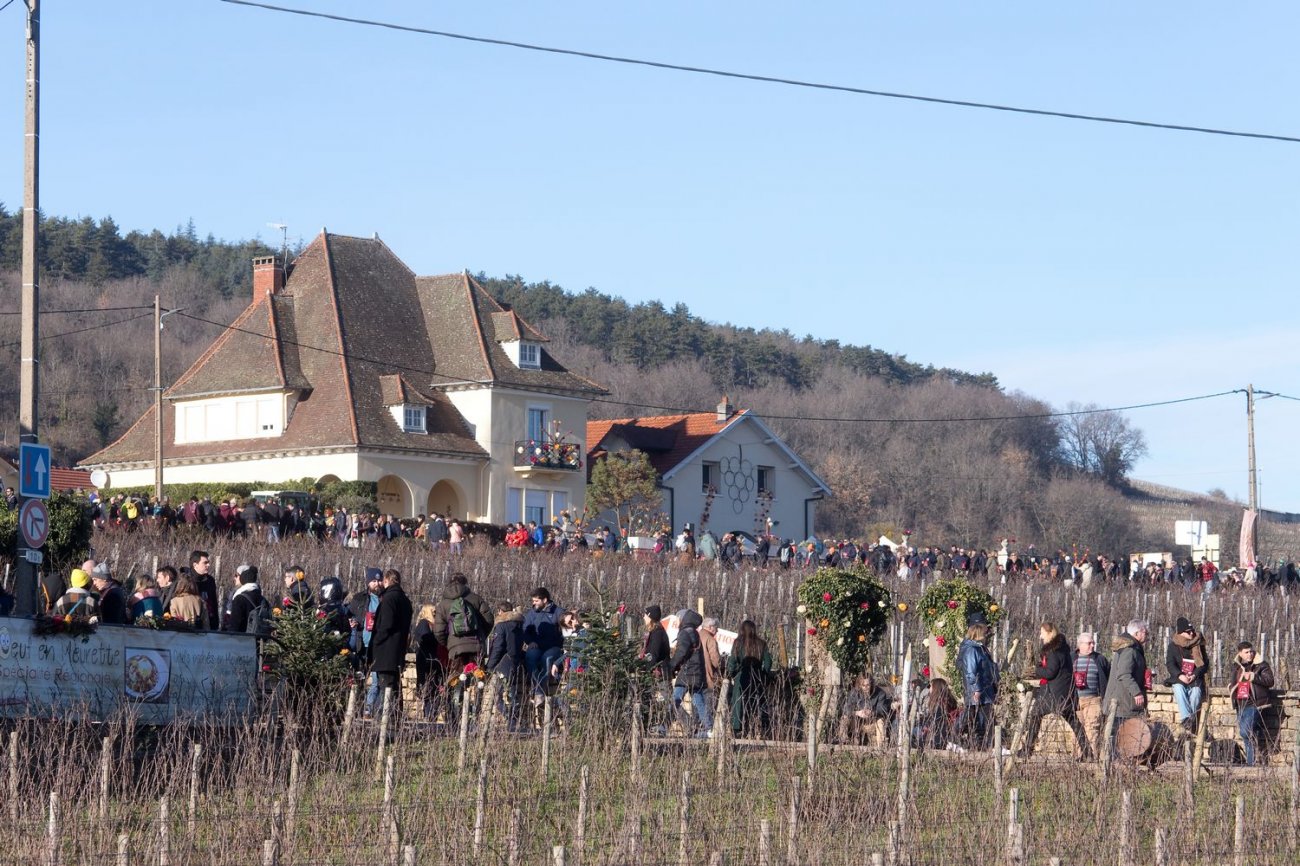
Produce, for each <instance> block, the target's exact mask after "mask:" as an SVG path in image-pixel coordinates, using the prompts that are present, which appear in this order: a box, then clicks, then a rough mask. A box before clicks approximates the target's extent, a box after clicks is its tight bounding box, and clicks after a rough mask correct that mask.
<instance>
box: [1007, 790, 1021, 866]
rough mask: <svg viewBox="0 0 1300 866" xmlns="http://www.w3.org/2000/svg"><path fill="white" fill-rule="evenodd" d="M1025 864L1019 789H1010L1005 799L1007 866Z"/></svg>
mask: <svg viewBox="0 0 1300 866" xmlns="http://www.w3.org/2000/svg"><path fill="white" fill-rule="evenodd" d="M1024 862H1025V831H1024V827H1023V826H1022V825H1021V823H1020V789H1019V788H1012V789H1011V791H1010V792H1009V794H1008V799H1007V847H1006V863H1007V866H1022V864H1023V863H1024Z"/></svg>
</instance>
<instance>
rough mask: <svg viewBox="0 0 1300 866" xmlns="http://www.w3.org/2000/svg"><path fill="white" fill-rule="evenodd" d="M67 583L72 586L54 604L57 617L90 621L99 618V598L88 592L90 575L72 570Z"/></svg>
mask: <svg viewBox="0 0 1300 866" xmlns="http://www.w3.org/2000/svg"><path fill="white" fill-rule="evenodd" d="M68 582H69V583H71V584H72V586H71V587H69V588H68V591H67V592H65V593H64V594H63V595H62V596H60V597H59V599H58V600H57V601H55V603H54V612H55V613H56V614H58V615H59V616H75V617H79V618H81V619H90V618H91V617H97V616H99V597H98V596H96V595H95V594H94V593H93V592H91V591H90V589H89V587H90V575H89V574H87V573H86V572H85V571H83V570H82V569H80V568H74V569H72V574H71V575H70V576H69V579H68Z"/></svg>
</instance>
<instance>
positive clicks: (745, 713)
mask: <svg viewBox="0 0 1300 866" xmlns="http://www.w3.org/2000/svg"><path fill="white" fill-rule="evenodd" d="M771 672H772V654H771V653H770V652H769V651H768V649H767V641H765V640H763V639H762V638H761V637H759V636H758V627H757V626H755V625H754V621H753V620H748V619H747V620H745V621H744V622H742V623H741V624H740V633H739V635H737V637H736V640H735V642H734V643H733V644H732V646H731V656H730V657H729V658H728V659H727V676H729V677H730V678H731V730H732V732H733V733H734V734H735V735H736V736H737V737H739V736H741V735H742V734H743V733H746V732H750V731H753V730H755V729H756V728H757V730H758V731H759V733H760V736H761V734H762V732H763V731H766V730H767V727H768V712H767V694H766V691H767V680H768V675H769V674H771Z"/></svg>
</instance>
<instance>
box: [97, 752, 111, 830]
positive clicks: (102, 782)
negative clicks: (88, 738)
mask: <svg viewBox="0 0 1300 866" xmlns="http://www.w3.org/2000/svg"><path fill="white" fill-rule="evenodd" d="M112 762H113V738H112V737H105V738H104V739H103V744H102V745H101V746H100V749H99V820H101V821H103V820H104V819H105V818H106V817H107V816H108V773H109V769H110V766H111V764H112Z"/></svg>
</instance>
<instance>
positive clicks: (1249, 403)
mask: <svg viewBox="0 0 1300 866" xmlns="http://www.w3.org/2000/svg"><path fill="white" fill-rule="evenodd" d="M1246 457H1247V459H1248V464H1249V471H1250V510H1251V511H1258V510H1259V479H1258V477H1257V476H1256V474H1255V386H1254V385H1247V386H1246Z"/></svg>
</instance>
